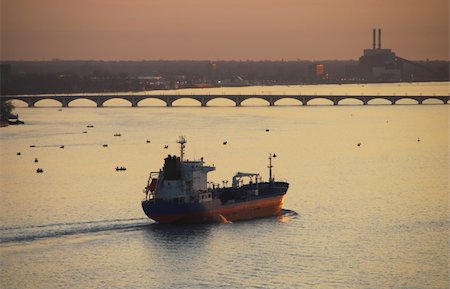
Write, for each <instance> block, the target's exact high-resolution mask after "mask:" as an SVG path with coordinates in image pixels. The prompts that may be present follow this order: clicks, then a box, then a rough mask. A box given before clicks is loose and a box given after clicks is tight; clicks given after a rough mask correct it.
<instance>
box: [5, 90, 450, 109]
mask: <svg viewBox="0 0 450 289" xmlns="http://www.w3.org/2000/svg"><path fill="white" fill-rule="evenodd" d="M46 99H50V100H56V101H58V102H59V103H60V104H61V106H62V107H69V104H70V103H71V102H72V101H74V100H78V99H87V100H90V101H93V102H94V103H95V104H96V105H97V107H103V104H104V103H105V102H106V101H108V100H110V99H123V100H126V101H128V102H130V104H131V106H132V107H138V106H139V102H140V101H142V100H144V99H159V100H162V101H163V102H164V103H165V104H166V106H169V107H170V106H172V104H173V103H174V102H175V101H176V100H179V99H193V100H196V101H198V102H199V104H200V105H201V106H208V102H209V101H211V100H213V99H229V100H231V101H233V102H234V103H235V105H236V106H241V103H242V102H243V101H245V100H247V99H263V100H265V101H267V103H268V105H269V106H275V105H276V102H277V101H279V100H281V99H295V100H298V101H299V102H300V103H301V104H302V105H308V103H309V102H310V101H312V100H315V99H326V100H329V101H331V102H332V103H333V105H339V104H340V102H341V101H343V100H346V99H353V100H359V102H360V104H361V105H367V104H370V103H369V102H370V101H372V100H375V99H381V100H383V99H384V100H387V101H388V102H389V103H390V104H397V102H398V101H399V100H403V99H409V100H411V99H412V100H415V101H416V102H417V104H422V103H423V102H424V101H426V100H430V99H433V100H438V101H440V102H442V104H448V101H449V95H434V94H433V95H407V94H404V95H300V94H297V95H289V94H274V95H272V94H269V95H267V94H253V95H251V94H243V95H241V94H217V95H216V94H215V95H210V94H183V93H179V94H178V93H177V94H174V93H170V94H163V93H161V94H159V95H158V94H148V93H147V94H146V93H104V94H97V93H96V94H92V93H86V94H78V93H77V94H40V95H1V96H0V101H8V100H20V101H23V102H25V103H26V104H27V105H28V107H34V106H35V104H36V103H37V102H38V101H40V100H46Z"/></svg>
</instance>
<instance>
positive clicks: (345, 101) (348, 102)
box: [336, 96, 364, 105]
mask: <svg viewBox="0 0 450 289" xmlns="http://www.w3.org/2000/svg"><path fill="white" fill-rule="evenodd" d="M336 103H337V104H339V105H361V104H364V101H363V100H361V99H359V98H356V97H351V96H349V97H346V98H343V99H340V100H338V101H337V102H336Z"/></svg>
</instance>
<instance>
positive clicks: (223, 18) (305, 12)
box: [0, 0, 449, 60]
mask: <svg viewBox="0 0 450 289" xmlns="http://www.w3.org/2000/svg"><path fill="white" fill-rule="evenodd" d="M0 1H1V59H2V60H48V59H54V58H59V59H87V60H89V59H95V60H141V59H149V60H154V59H194V60H198V59H202V60H231V59H235V60H247V59H250V60H265V59H270V60H279V59H285V60H295V59H305V60H325V59H357V58H358V57H359V56H360V55H361V54H362V50H363V49H364V48H370V47H371V46H372V28H375V27H376V28H378V27H380V28H381V29H382V46H383V47H384V48H391V49H393V50H394V51H395V52H396V53H397V55H399V56H402V57H404V58H407V59H411V60H420V59H427V58H429V59H441V60H448V59H449V4H448V0H0Z"/></svg>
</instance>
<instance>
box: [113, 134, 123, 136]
mask: <svg viewBox="0 0 450 289" xmlns="http://www.w3.org/2000/svg"><path fill="white" fill-rule="evenodd" d="M114 136H122V135H121V134H120V133H115V134H114Z"/></svg>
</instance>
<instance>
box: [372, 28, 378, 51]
mask: <svg viewBox="0 0 450 289" xmlns="http://www.w3.org/2000/svg"><path fill="white" fill-rule="evenodd" d="M376 34H377V30H376V29H375V28H374V29H373V41H372V47H373V49H375V45H376V44H375V42H376V40H375V39H376Z"/></svg>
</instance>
